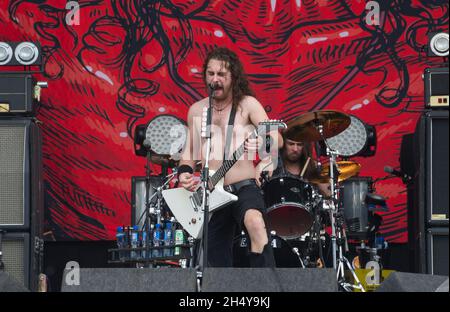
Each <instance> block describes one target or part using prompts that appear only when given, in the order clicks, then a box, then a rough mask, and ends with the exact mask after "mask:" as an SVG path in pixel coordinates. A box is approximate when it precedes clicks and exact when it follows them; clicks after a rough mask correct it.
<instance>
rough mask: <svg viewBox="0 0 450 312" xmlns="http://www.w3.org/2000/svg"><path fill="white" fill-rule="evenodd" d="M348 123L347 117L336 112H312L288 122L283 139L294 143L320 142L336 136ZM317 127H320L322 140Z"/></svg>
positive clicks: (349, 120) (348, 118)
mask: <svg viewBox="0 0 450 312" xmlns="http://www.w3.org/2000/svg"><path fill="white" fill-rule="evenodd" d="M350 122H351V119H350V117H349V116H347V115H346V114H344V113H341V112H338V111H333V110H323V111H313V112H309V113H306V114H303V115H300V116H298V117H296V118H294V119H293V120H291V121H289V122H288V123H287V126H288V128H287V130H286V132H285V137H286V138H288V139H291V140H294V141H320V140H322V139H323V138H325V139H328V138H331V137H333V136H335V135H338V134H339V133H341V132H342V131H344V130H345V129H347V127H348V126H349V125H350ZM319 126H322V129H323V138H322V136H321V135H320V132H319Z"/></svg>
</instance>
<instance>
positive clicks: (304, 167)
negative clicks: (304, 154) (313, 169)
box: [300, 157, 311, 179]
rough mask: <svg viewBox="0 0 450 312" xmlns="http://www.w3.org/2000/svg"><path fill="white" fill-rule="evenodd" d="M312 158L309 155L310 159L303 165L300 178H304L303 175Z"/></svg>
mask: <svg viewBox="0 0 450 312" xmlns="http://www.w3.org/2000/svg"><path fill="white" fill-rule="evenodd" d="M310 160H311V157H308V159H307V160H306V162H305V165H304V166H303V170H302V173H300V178H302V179H303V175H304V174H305V171H306V168H307V167H308V165H309V161H310Z"/></svg>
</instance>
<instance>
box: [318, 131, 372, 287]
mask: <svg viewBox="0 0 450 312" xmlns="http://www.w3.org/2000/svg"><path fill="white" fill-rule="evenodd" d="M316 127H317V130H318V131H319V133H320V136H321V137H322V140H323V141H324V142H325V145H326V147H327V155H328V156H329V158H330V163H329V168H330V188H331V205H330V208H331V209H330V210H329V213H330V223H331V246H332V252H333V268H334V269H335V270H336V278H337V281H338V284H339V285H340V286H341V287H342V288H343V289H344V290H345V291H352V289H359V290H361V291H362V292H365V290H364V287H363V286H362V284H361V282H360V281H359V279H358V277H357V276H356V273H355V271H354V270H353V268H352V266H351V264H350V262H349V261H348V259H347V258H346V257H345V256H344V252H343V245H344V244H345V243H346V241H345V240H346V239H345V235H343V231H344V228H343V225H344V220H343V214H342V212H341V211H339V210H340V209H339V208H340V207H339V198H338V192H337V188H336V186H337V183H338V175H339V172H338V171H337V170H336V171H335V168H337V167H336V157H337V156H338V151H336V150H333V149H332V148H331V147H330V146H329V145H328V142H327V140H325V137H324V135H323V126H322V125H321V124H319V125H316ZM338 252H339V258H337V255H338ZM345 266H347V268H348V269H349V270H350V272H351V273H352V275H353V278H354V280H355V282H356V285H353V284H350V283H348V282H346V281H345V275H344V270H345Z"/></svg>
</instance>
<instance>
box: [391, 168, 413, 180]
mask: <svg viewBox="0 0 450 312" xmlns="http://www.w3.org/2000/svg"><path fill="white" fill-rule="evenodd" d="M384 172H386V173H390V174H392V175H395V176H396V177H399V178H402V180H403V182H405V183H407V182H409V181H411V180H412V177H410V176H409V175H407V174H406V173H404V172H401V171H399V170H396V169H394V168H392V167H390V166H385V167H384Z"/></svg>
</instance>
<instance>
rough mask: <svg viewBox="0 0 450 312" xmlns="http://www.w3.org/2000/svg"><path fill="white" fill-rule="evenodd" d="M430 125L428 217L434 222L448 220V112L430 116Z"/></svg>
mask: <svg viewBox="0 0 450 312" xmlns="http://www.w3.org/2000/svg"><path fill="white" fill-rule="evenodd" d="M428 125H429V129H428V131H429V132H428V133H429V135H431V137H429V142H430V145H431V146H430V148H429V150H428V151H429V153H428V157H429V162H428V163H427V164H428V166H430V167H431V168H428V169H429V170H428V172H429V175H428V177H429V187H430V188H429V190H428V192H427V193H428V195H429V196H430V200H431V202H430V203H429V207H430V211H429V213H431V215H429V216H428V218H429V219H428V221H434V220H435V219H436V218H437V219H438V220H440V219H441V218H444V219H447V220H448V187H449V186H448V179H449V177H448V172H449V167H448V159H449V154H448V149H449V148H448V146H449V144H448V142H449V141H448V140H449V137H448V112H446V113H443V112H439V114H438V113H436V112H434V113H432V114H430V118H429V120H428ZM440 216H442V217H440Z"/></svg>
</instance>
